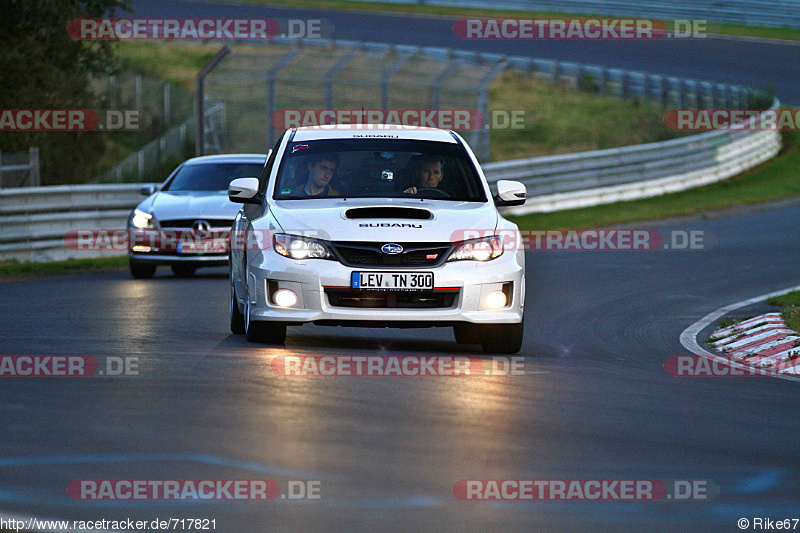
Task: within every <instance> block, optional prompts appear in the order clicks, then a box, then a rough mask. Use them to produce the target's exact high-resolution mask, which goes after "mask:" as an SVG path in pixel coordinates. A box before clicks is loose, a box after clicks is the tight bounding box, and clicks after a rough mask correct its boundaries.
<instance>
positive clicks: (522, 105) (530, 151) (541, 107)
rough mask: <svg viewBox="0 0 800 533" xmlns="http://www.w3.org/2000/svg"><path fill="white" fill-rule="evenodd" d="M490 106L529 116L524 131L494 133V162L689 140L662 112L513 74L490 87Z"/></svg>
mask: <svg viewBox="0 0 800 533" xmlns="http://www.w3.org/2000/svg"><path fill="white" fill-rule="evenodd" d="M489 105H490V110H491V111H506V110H514V109H518V110H523V111H525V128H524V129H493V130H491V132H490V136H491V143H490V147H491V148H490V149H491V160H492V161H504V160H508V159H520V158H524V157H536V156H544V155H553V154H560V153H573V152H584V151H589V150H603V149H606V148H616V147H621V146H630V145H633V144H642V143H648V142H657V141H666V140H668V139H674V138H676V137H682V136H685V135H689V134H691V132H676V131H672V130H669V129H667V128H666V127H665V126H664V112H665V111H664V109H663V108H662V107H660V106H657V105H654V104H651V103H648V102H640V101H638V100H622V99H619V98H616V97H613V96H610V95H604V94H598V93H594V92H588V91H584V90H580V91H579V90H575V89H573V88H572V87H571V86H567V85H565V84H564V83H562V82H559V83H551V82H547V81H542V80H537V79H536V78H532V77H531V76H527V75H524V74H520V73H514V72H509V73H506V74H504V75H502V76H499V77H498V78H497V79H496V80H494V82H492V84H491V86H490V87H489ZM467 138H468V137H467Z"/></svg>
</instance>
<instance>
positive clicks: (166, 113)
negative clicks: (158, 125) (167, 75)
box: [164, 83, 171, 126]
mask: <svg viewBox="0 0 800 533" xmlns="http://www.w3.org/2000/svg"><path fill="white" fill-rule="evenodd" d="M169 89H170V84H169V83H164V125H165V126H167V125H168V124H169V123H170V119H169V114H170V111H171V110H170V90H169Z"/></svg>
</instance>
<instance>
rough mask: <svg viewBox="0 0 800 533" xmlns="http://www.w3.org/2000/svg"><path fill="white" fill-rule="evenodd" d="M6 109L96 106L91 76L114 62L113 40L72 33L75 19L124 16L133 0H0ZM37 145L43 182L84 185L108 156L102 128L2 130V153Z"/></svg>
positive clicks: (0, 96) (0, 90)
mask: <svg viewBox="0 0 800 533" xmlns="http://www.w3.org/2000/svg"><path fill="white" fill-rule="evenodd" d="M0 3H2V9H3V16H2V17H1V18H0V50H3V53H2V54H0V108H2V109H97V108H99V107H101V105H100V102H99V100H98V99H97V97H96V96H95V95H93V94H92V92H91V90H90V88H89V78H90V77H91V76H104V75H106V74H107V73H108V72H109V70H110V69H112V67H113V62H114V46H113V44H114V43H113V42H110V41H79V40H75V39H72V38H71V37H70V36H69V34H68V33H67V29H66V28H67V23H68V22H69V21H70V20H72V19H75V18H84V17H88V18H100V17H106V16H112V17H113V16H115V15H117V16H119V15H120V14H121V12H123V11H126V10H128V9H129V6H128V0H1V1H0ZM30 146H38V147H39V148H40V154H41V169H42V183H43V184H56V183H77V182H84V181H87V180H88V179H89V178H91V177H92V176H91V173H92V169H93V168H94V165H95V163H96V162H97V160H98V159H99V158H100V157H102V155H103V150H104V146H105V141H104V137H103V136H102V134H98V133H96V132H21V131H20V132H0V150H3V151H7V152H22V151H27V150H28V147H30Z"/></svg>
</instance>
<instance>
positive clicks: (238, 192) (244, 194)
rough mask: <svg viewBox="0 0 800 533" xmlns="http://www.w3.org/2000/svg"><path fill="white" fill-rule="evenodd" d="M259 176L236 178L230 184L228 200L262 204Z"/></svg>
mask: <svg viewBox="0 0 800 533" xmlns="http://www.w3.org/2000/svg"><path fill="white" fill-rule="evenodd" d="M258 185H259V183H258V178H236V179H235V180H233V181H232V182H231V183H230V185H228V200H230V201H231V202H236V203H237V204H260V203H261V195H259V194H258Z"/></svg>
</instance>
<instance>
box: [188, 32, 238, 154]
mask: <svg viewBox="0 0 800 533" xmlns="http://www.w3.org/2000/svg"><path fill="white" fill-rule="evenodd" d="M230 51H231V49H230V48H228V47H227V46H223V47H222V49H221V50H220V51H219V52H217V53H216V54H215V55H214V57H212V58H211V60H210V61H209V62H208V63H206V64H205V66H204V67H203V68H201V69H200V72H198V73H197V75H196V76H195V85H194V86H195V92H194V98H195V102H194V105H195V122H196V127H195V135H194V137H195V143H194V151H195V155H203V154H204V153H205V149H206V139H205V127H206V125H205V121H206V102H205V97H206V95H205V85H206V76H208V75H209V74H210V73H211V71H212V70H214V69H215V68H217V65H218V64H219V62H220V61H222V58H224V57H225V56H226V55H228V54H229V53H230Z"/></svg>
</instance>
